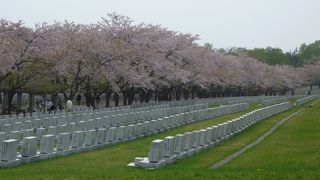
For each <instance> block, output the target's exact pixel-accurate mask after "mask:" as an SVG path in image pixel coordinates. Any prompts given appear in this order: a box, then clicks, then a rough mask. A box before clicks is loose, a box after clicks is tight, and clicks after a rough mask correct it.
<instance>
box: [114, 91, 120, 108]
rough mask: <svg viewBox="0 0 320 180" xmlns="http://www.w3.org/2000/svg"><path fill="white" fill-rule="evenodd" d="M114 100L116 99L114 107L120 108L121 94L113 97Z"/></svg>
mask: <svg viewBox="0 0 320 180" xmlns="http://www.w3.org/2000/svg"><path fill="white" fill-rule="evenodd" d="M113 99H114V106H115V107H118V106H119V94H118V93H116V92H115V93H114V95H113Z"/></svg>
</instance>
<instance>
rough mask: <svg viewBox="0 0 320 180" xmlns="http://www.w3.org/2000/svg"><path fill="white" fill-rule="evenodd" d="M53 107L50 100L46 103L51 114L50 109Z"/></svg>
mask: <svg viewBox="0 0 320 180" xmlns="http://www.w3.org/2000/svg"><path fill="white" fill-rule="evenodd" d="M52 105H53V103H52V101H49V100H47V101H46V106H47V107H46V108H47V111H49V112H50V108H51V106H52Z"/></svg>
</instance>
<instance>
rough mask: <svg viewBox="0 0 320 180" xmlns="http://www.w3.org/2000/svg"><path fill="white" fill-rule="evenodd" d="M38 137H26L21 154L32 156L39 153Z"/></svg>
mask: <svg viewBox="0 0 320 180" xmlns="http://www.w3.org/2000/svg"><path fill="white" fill-rule="evenodd" d="M37 142H38V141H37V137H34V136H31V137H25V138H24V139H23V143H22V149H21V156H22V157H32V156H35V155H36V154H37V144H38V143H37Z"/></svg>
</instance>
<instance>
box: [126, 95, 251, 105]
mask: <svg viewBox="0 0 320 180" xmlns="http://www.w3.org/2000/svg"><path fill="white" fill-rule="evenodd" d="M245 98H247V97H245V96H243V97H218V98H204V99H190V100H180V101H158V102H149V103H139V102H134V103H132V104H131V105H130V107H131V108H140V107H148V106H156V105H161V104H168V106H169V107H175V106H178V105H181V104H187V105H193V104H204V103H208V104H210V105H211V104H215V105H217V104H219V105H221V104H226V103H227V101H228V100H231V99H233V100H237V99H245Z"/></svg>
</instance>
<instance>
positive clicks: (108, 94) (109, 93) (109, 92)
mask: <svg viewBox="0 0 320 180" xmlns="http://www.w3.org/2000/svg"><path fill="white" fill-rule="evenodd" d="M111 94H112V92H111V91H107V92H106V107H110V97H111Z"/></svg>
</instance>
